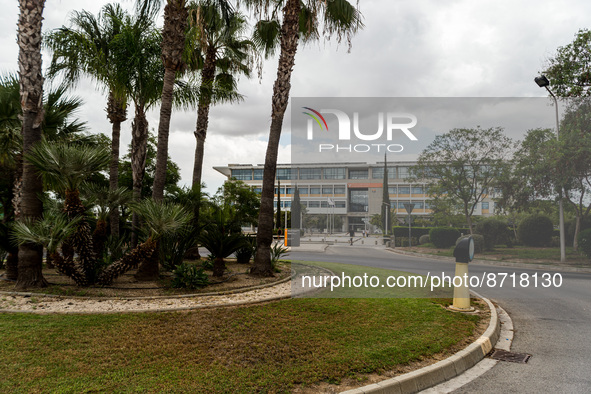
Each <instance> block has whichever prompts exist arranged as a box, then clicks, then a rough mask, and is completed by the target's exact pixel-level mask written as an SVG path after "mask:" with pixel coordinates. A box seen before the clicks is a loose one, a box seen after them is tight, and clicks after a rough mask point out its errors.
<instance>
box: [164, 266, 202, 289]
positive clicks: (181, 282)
mask: <svg viewBox="0 0 591 394" xmlns="http://www.w3.org/2000/svg"><path fill="white" fill-rule="evenodd" d="M172 274H173V277H172V282H171V284H170V285H171V286H172V287H174V288H176V289H179V288H183V289H198V288H200V287H204V286H206V285H207V284H208V283H209V278H208V276H207V274H206V273H205V271H203V268H198V267H197V266H195V265H194V264H188V263H182V264H180V265H179V266H178V267H176V269H175V270H174V271H172Z"/></svg>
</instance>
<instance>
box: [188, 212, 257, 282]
mask: <svg viewBox="0 0 591 394" xmlns="http://www.w3.org/2000/svg"><path fill="white" fill-rule="evenodd" d="M212 209H213V212H212V219H213V220H212V222H210V223H209V224H207V225H206V226H205V228H204V229H203V231H202V232H201V235H200V236H199V243H200V244H201V245H203V246H204V247H205V248H206V249H207V250H208V251H209V252H210V253H211V254H212V255H213V257H214V263H213V276H217V277H220V276H223V275H224V271H225V270H226V264H225V262H224V258H226V257H228V256H229V255H231V254H232V253H234V252H236V251H237V250H238V249H240V248H242V247H243V246H245V245H246V242H247V240H246V239H245V237H244V236H243V235H242V234H241V233H240V232H234V231H231V229H232V228H234V227H235V223H234V222H233V218H234V215H233V214H232V210H233V209H232V207H231V206H229V205H225V206H221V207H220V206H216V205H214V206H212Z"/></svg>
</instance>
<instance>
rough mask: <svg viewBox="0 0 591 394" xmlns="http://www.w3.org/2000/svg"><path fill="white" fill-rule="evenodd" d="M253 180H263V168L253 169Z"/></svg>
mask: <svg viewBox="0 0 591 394" xmlns="http://www.w3.org/2000/svg"><path fill="white" fill-rule="evenodd" d="M253 172H254V176H253V178H252V179H253V180H255V181H262V180H263V170H254V171H253Z"/></svg>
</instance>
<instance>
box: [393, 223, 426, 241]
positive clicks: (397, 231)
mask: <svg viewBox="0 0 591 394" xmlns="http://www.w3.org/2000/svg"><path fill="white" fill-rule="evenodd" d="M430 230H431V227H411V229H410V234H411V236H412V237H413V238H419V237H420V236H422V235H429V231H430ZM392 234H394V236H395V237H408V226H394V227H392Z"/></svg>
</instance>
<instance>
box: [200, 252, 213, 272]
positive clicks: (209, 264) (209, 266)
mask: <svg viewBox="0 0 591 394" xmlns="http://www.w3.org/2000/svg"><path fill="white" fill-rule="evenodd" d="M214 260H215V257H213V255H212V254H210V255H209V256H207V259H205V260H203V261H202V262H201V267H202V268H203V269H206V270H209V271H211V270H212V269H213V263H214Z"/></svg>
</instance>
